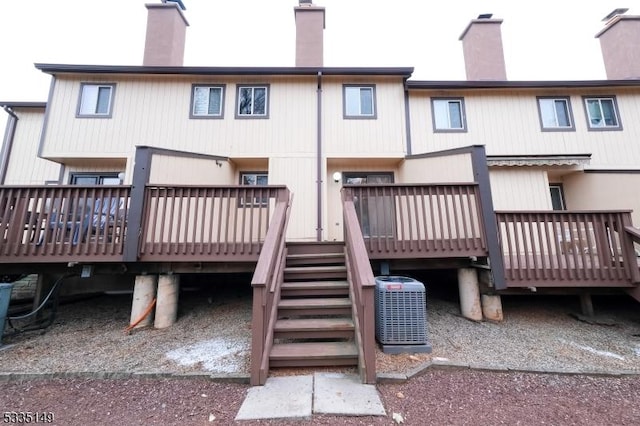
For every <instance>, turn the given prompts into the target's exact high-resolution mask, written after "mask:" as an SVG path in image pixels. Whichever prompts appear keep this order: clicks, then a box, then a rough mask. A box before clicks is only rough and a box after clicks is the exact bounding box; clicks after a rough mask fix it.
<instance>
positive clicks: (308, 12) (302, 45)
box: [293, 0, 324, 67]
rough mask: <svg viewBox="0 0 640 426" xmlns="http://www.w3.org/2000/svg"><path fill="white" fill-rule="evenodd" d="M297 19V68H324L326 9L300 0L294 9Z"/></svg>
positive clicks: (306, 0)
mask: <svg viewBox="0 0 640 426" xmlns="http://www.w3.org/2000/svg"><path fill="white" fill-rule="evenodd" d="M293 12H294V14H295V18H296V66H297V67H321V66H323V44H324V43H323V31H324V7H319V6H316V5H314V4H313V2H312V0H300V3H299V5H298V6H296V7H294V8H293Z"/></svg>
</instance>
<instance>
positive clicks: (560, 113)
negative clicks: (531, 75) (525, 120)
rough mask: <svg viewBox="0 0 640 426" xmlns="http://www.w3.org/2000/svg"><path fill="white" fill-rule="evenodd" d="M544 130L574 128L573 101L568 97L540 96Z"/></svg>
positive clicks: (541, 119)
mask: <svg viewBox="0 0 640 426" xmlns="http://www.w3.org/2000/svg"><path fill="white" fill-rule="evenodd" d="M538 112H539V113H540V123H541V125H542V130H574V129H575V127H574V125H573V117H572V114H571V103H570V102H569V98H568V97H558V98H555V97H554V98H547V97H539V98H538Z"/></svg>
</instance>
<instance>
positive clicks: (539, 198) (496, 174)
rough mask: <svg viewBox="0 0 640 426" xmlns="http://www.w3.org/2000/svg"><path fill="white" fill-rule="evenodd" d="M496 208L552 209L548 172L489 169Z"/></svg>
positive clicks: (540, 170)
mask: <svg viewBox="0 0 640 426" xmlns="http://www.w3.org/2000/svg"><path fill="white" fill-rule="evenodd" d="M489 179H490V180H491V193H492V196H493V207H494V209H495V210H551V208H552V207H551V195H550V193H549V180H548V178H547V172H546V171H545V170H542V169H527V168H518V169H510V168H495V169H491V170H489Z"/></svg>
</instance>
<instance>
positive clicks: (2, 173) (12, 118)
mask: <svg viewBox="0 0 640 426" xmlns="http://www.w3.org/2000/svg"><path fill="white" fill-rule="evenodd" d="M4 110H5V111H6V113H7V114H9V121H8V123H7V128H6V130H5V133H4V140H3V141H2V151H1V152H0V185H4V181H5V179H6V177H7V169H8V168H9V158H10V157H11V149H12V148H13V140H14V139H15V135H16V127H17V123H18V116H17V115H16V114H15V112H14V111H13V110H12V109H11V108H9V107H8V106H6V105H5V106H4Z"/></svg>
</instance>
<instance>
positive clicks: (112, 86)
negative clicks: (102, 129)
mask: <svg viewBox="0 0 640 426" xmlns="http://www.w3.org/2000/svg"><path fill="white" fill-rule="evenodd" d="M86 86H97V87H109V88H110V89H111V96H110V97H109V112H108V113H107V114H97V113H96V114H82V112H81V110H82V95H83V93H84V88H85V87H86ZM115 96H116V83H100V82H93V81H86V82H81V83H80V93H79V94H78V105H77V107H76V118H111V117H112V116H113V103H114V99H115Z"/></svg>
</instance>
